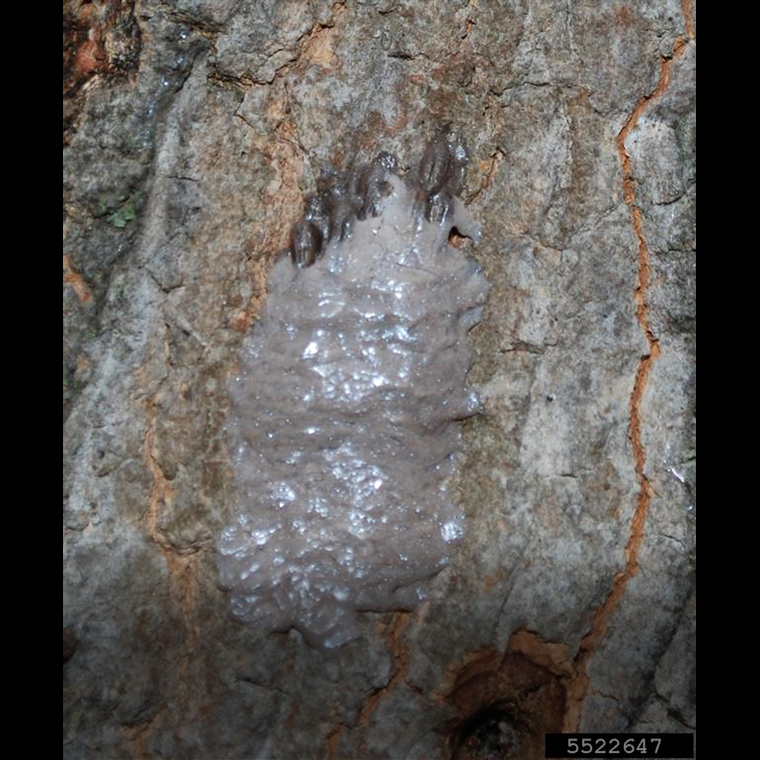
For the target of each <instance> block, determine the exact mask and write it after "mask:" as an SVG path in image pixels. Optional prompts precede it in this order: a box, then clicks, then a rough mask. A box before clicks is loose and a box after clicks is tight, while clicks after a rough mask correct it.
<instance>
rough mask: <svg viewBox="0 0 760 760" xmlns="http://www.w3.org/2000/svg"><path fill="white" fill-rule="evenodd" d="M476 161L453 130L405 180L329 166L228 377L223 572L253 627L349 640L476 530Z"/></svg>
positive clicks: (391, 169)
mask: <svg viewBox="0 0 760 760" xmlns="http://www.w3.org/2000/svg"><path fill="white" fill-rule="evenodd" d="M467 162H468V152H467V148H466V146H465V143H464V141H463V140H462V139H461V137H459V135H458V134H457V133H456V132H455V131H454V130H453V129H451V127H448V126H446V127H444V128H442V129H441V130H439V131H438V133H437V134H436V135H435V136H434V138H433V140H432V141H431V142H430V144H429V145H428V147H427V149H426V150H425V152H424V154H423V156H422V159H421V160H420V161H419V163H418V164H417V165H416V166H415V168H413V169H412V170H411V171H409V172H408V173H407V174H406V175H405V176H403V177H402V176H400V175H399V173H397V162H396V159H395V158H394V157H393V156H391V155H390V154H388V153H381V154H380V155H379V156H378V157H377V158H376V159H375V160H374V161H373V162H372V163H370V164H369V165H367V166H362V167H358V168H356V169H353V170H349V171H347V172H337V171H334V170H330V171H327V172H325V173H323V175H322V176H321V177H320V179H319V181H318V182H317V193H315V194H314V195H312V196H308V197H307V198H306V201H305V206H306V210H305V214H304V217H303V219H302V220H301V221H300V222H298V223H297V224H296V226H295V227H294V230H293V234H292V242H291V247H290V251H289V254H290V255H289V256H285V255H283V256H281V257H280V258H279V259H278V260H277V261H276V263H275V264H274V266H273V268H272V270H271V272H270V276H269V280H268V286H267V289H268V297H267V301H266V304H265V306H264V308H263V310H262V313H261V315H260V319H259V321H258V322H257V323H256V324H255V325H254V327H253V328H252V330H251V332H250V334H249V335H248V336H247V337H246V338H245V339H244V341H243V344H242V349H241V353H240V360H239V369H238V371H237V372H236V373H235V374H234V375H233V377H232V379H231V381H230V384H229V393H230V396H231V400H232V411H231V414H230V418H229V420H228V423H227V433H228V437H229V439H230V443H231V453H232V460H233V469H234V473H235V479H236V484H237V491H238V500H237V506H236V512H235V515H234V519H233V521H232V522H231V523H230V524H229V525H227V526H226V527H225V528H224V529H223V531H222V534H221V537H220V540H219V573H220V585H221V586H222V588H224V589H227V590H228V591H229V598H230V610H231V614H232V616H233V617H234V618H235V619H237V620H239V621H241V622H243V623H246V624H249V625H251V626H253V627H255V628H256V629H259V630H264V631H285V630H288V629H290V628H292V627H295V628H297V629H298V630H299V631H301V633H302V634H303V635H304V636H305V637H306V639H307V641H308V642H309V643H310V644H312V645H313V646H317V647H323V648H327V649H332V648H335V647H338V646H341V645H342V644H344V643H345V642H347V641H349V640H350V639H352V638H354V637H355V636H356V635H357V627H356V612H357V611H358V610H375V611H384V610H398V609H404V610H409V609H413V608H414V607H416V606H417V605H418V604H419V603H420V601H421V600H422V599H424V598H425V594H426V588H427V586H428V584H429V582H430V579H431V578H432V577H433V576H434V575H435V574H436V573H437V572H439V571H440V570H441V568H443V567H444V566H445V565H446V564H447V562H448V561H449V558H450V557H451V555H452V553H453V552H454V551H455V550H456V548H457V546H458V545H459V544H460V543H461V541H462V537H463V535H464V531H465V525H464V515H463V513H462V510H461V508H460V507H458V506H457V505H456V504H455V503H454V502H453V501H452V499H451V497H450V495H449V493H448V491H447V481H448V480H449V478H450V476H451V474H452V472H453V469H454V467H455V465H456V456H457V452H458V450H459V448H460V438H461V433H460V420H462V419H464V418H466V417H470V416H472V415H474V414H476V413H477V412H478V411H479V409H480V400H479V398H478V396H477V394H476V393H475V392H474V391H473V390H472V389H471V388H469V387H468V386H467V383H466V375H467V372H468V370H469V368H470V366H471V364H472V350H471V348H470V347H469V345H468V342H467V333H468V331H469V330H470V329H471V328H472V327H473V325H475V324H476V323H477V322H478V321H479V320H480V315H481V311H482V307H483V304H484V302H485V299H486V296H487V294H488V289H489V285H488V282H487V280H486V278H485V276H484V274H483V270H482V268H481V267H480V265H479V264H477V262H476V261H475V260H474V259H472V258H471V257H469V256H467V255H465V254H464V253H463V252H462V251H460V250H459V249H457V248H454V247H453V246H451V245H449V243H448V238H449V234H450V232H451V230H452V229H454V228H456V229H457V231H458V232H459V234H460V235H463V236H468V237H471V238H473V239H474V240H475V241H477V239H478V237H479V232H478V230H477V227H476V225H475V223H474V221H473V220H472V218H471V216H470V214H469V212H468V211H467V210H466V209H465V207H464V205H463V204H462V202H461V200H460V199H459V197H458V195H459V193H460V192H461V190H462V187H463V184H464V176H465V173H466V169H467Z"/></svg>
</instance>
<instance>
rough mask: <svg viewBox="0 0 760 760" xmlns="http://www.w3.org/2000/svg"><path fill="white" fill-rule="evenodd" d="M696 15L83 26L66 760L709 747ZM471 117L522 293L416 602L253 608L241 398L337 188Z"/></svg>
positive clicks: (619, 11)
mask: <svg viewBox="0 0 760 760" xmlns="http://www.w3.org/2000/svg"><path fill="white" fill-rule="evenodd" d="M695 18H696V10H695V6H694V3H693V2H691V0H684V2H683V5H682V6H679V5H678V4H677V3H674V2H666V1H665V0H658V2H655V3H651V2H636V1H635V0H624V1H623V2H621V3H617V4H614V5H613V4H608V3H602V4H599V3H595V2H579V3H565V2H559V0H537V1H536V2H530V3H529V2H526V1H523V0H517V1H516V2H510V3H497V2H494V1H492V0H480V1H479V2H465V1H464V0H463V1H462V2H454V1H451V2H412V1H411V0H365V2H358V0H357V1H355V2H335V3H332V4H331V3H326V2H325V3H323V2H317V1H313V2H296V1H294V0H292V1H285V2H283V1H282V0H280V1H276V0H267V1H266V2H255V1H254V0H243V1H242V2H238V1H237V0H236V1H235V2H233V0H177V1H176V2H172V3H167V2H160V1H159V0H144V1H142V2H141V1H140V0H108V1H107V0H102V1H101V2H93V3H85V2H81V0H68V1H67V2H66V3H65V4H64V217H65V225H64V232H65V240H64V313H65V334H64V349H65V350H64V353H65V367H64V411H65V495H66V498H65V507H64V546H65V568H64V722H65V732H64V737H65V738H64V741H65V750H64V756H65V757H67V758H115V757H134V758H154V757H155V758H158V757H162V758H225V759H226V758H254V757H255V758H272V759H274V758H282V759H283V760H285V759H290V758H292V759H293V760H296V759H297V760H303V759H306V758H314V759H315V760H316V759H318V758H319V759H321V758H327V759H335V760H337V759H339V758H341V759H343V760H354V759H356V758H368V759H369V758H378V759H379V758H393V759H394V760H395V759H398V760H402V759H403V760H407V759H411V758H419V759H420V760H422V759H423V758H431V759H433V758H458V759H459V760H464V759H472V760H491V759H495V758H520V759H522V758H526V759H527V758H538V757H543V734H544V733H545V732H546V731H563V730H564V731H589V732H591V731H594V732H612V731H618V732H624V731H636V732H642V731H690V730H692V729H693V728H694V725H695V704H694V699H695V693H694V689H695V685H694V646H695V642H694V626H695V608H696V601H695V600H696V596H695V561H696V560H695V549H694V547H695V515H694V507H695V503H694V499H695V442H694V435H695V431H694V424H695V410H696V406H695V233H694V224H695V221H694V220H695V82H694V77H695V51H696V37H695ZM444 123H451V124H452V125H453V126H454V127H455V128H456V129H457V130H458V131H459V132H461V133H462V134H463V135H464V136H465V137H466V140H467V142H468V144H469V151H470V155H471V161H470V165H469V170H468V174H467V183H466V188H465V191H464V192H463V194H462V197H463V200H464V202H465V204H466V205H467V206H468V208H469V210H470V211H471V212H472V214H473V215H474V216H475V218H476V219H477V220H478V222H479V223H480V225H481V227H482V230H483V236H482V240H481V241H480V244H479V246H478V247H477V248H475V247H474V246H473V245H472V244H471V243H469V242H464V241H459V242H460V243H461V244H462V245H463V246H465V247H467V249H468V251H470V252H471V253H472V254H473V255H474V256H475V257H476V258H477V259H478V260H479V261H480V262H481V263H482V264H483V266H484V268H485V272H486V275H487V277H488V279H489V281H490V283H491V292H490V296H489V300H488V303H487V306H486V310H485V314H484V319H483V321H482V322H481V323H480V324H479V325H478V326H476V327H475V328H474V329H473V330H472V332H471V333H470V339H471V340H472V341H473V343H474V345H475V349H476V360H475V364H474V366H473V368H472V370H471V371H470V375H469V381H470V383H471V384H473V385H474V386H475V387H476V388H477V389H478V390H479V392H480V395H481V397H482V399H483V402H484V410H483V412H482V413H481V414H479V415H477V416H475V417H473V418H471V419H468V420H466V421H465V422H464V423H463V434H464V453H463V457H462V460H461V461H462V464H461V467H460V471H459V474H458V476H457V477H456V479H455V480H454V481H452V489H453V492H454V495H455V497H456V501H457V503H458V504H459V505H461V507H462V508H463V509H464V511H465V513H466V516H467V534H466V537H465V540H464V543H463V545H462V547H461V549H460V551H459V552H458V553H456V554H455V556H454V558H453V560H452V562H451V564H450V565H449V566H448V567H447V568H446V569H445V570H443V571H442V572H441V573H440V574H439V575H438V576H436V578H435V580H434V582H433V590H432V592H431V594H430V596H429V598H428V599H427V600H426V601H425V602H423V603H422V604H421V605H420V606H419V607H417V609H415V610H413V611H402V610H400V611H397V612H385V613H375V612H360V613H357V623H358V626H359V630H360V631H361V635H360V637H359V638H357V639H355V640H353V641H351V642H350V643H348V644H346V645H345V646H343V647H341V648H339V649H337V650H335V651H332V652H324V651H321V650H318V649H314V648H312V647H310V646H309V645H308V644H307V643H306V642H305V641H304V639H303V638H302V636H301V635H300V633H298V632H297V631H296V630H291V631H290V632H287V633H271V632H268V631H266V630H257V629H256V628H248V627H245V626H243V625H241V624H239V623H237V622H234V621H232V620H231V619H230V618H229V617H228V614H227V607H228V599H227V596H226V594H225V592H224V591H223V590H221V589H220V588H219V587H218V585H217V580H218V575H217V549H216V547H217V542H218V538H219V533H220V530H221V528H222V527H223V526H224V525H225V524H226V523H229V522H230V521H231V519H233V518H232V516H233V514H234V510H235V502H236V498H237V496H236V487H235V482H234V479H233V477H232V468H231V455H230V452H229V450H228V444H227V438H226V436H225V432H224V424H225V420H226V419H227V417H228V414H229V398H228V394H227V387H228V385H227V384H228V377H229V376H230V374H231V373H232V372H234V371H235V369H236V367H237V365H238V357H239V352H240V347H241V344H242V342H243V338H244V336H245V335H246V334H247V333H248V332H249V331H250V330H251V329H253V328H254V327H255V325H256V321H257V314H258V313H259V311H260V309H261V307H262V304H263V303H264V300H265V298H266V278H267V274H268V271H269V269H270V267H271V264H272V262H273V260H274V258H275V257H276V256H277V254H278V253H279V252H280V251H281V250H282V249H283V248H285V247H286V246H287V244H288V235H289V230H290V227H291V225H292V224H293V222H295V221H296V219H298V218H299V217H300V215H301V213H302V199H303V196H304V195H305V194H306V193H308V192H312V191H313V190H314V187H315V180H316V178H317V177H318V176H319V172H320V170H322V169H324V168H326V167H328V166H337V167H340V168H345V167H347V166H349V165H351V164H352V163H353V162H366V161H367V160H369V159H371V158H372V157H373V156H374V155H376V154H377V153H378V152H379V151H380V150H389V151H391V152H392V153H394V154H395V155H397V156H399V158H400V160H401V163H402V166H403V168H408V167H409V166H410V165H411V163H412V162H413V161H414V160H415V158H416V157H419V155H420V154H421V151H422V150H423V148H424V146H425V144H426V143H427V142H428V140H429V139H430V137H431V136H432V135H433V133H434V132H435V130H436V129H437V128H439V127H440V126H441V125H442V124H444Z"/></svg>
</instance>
